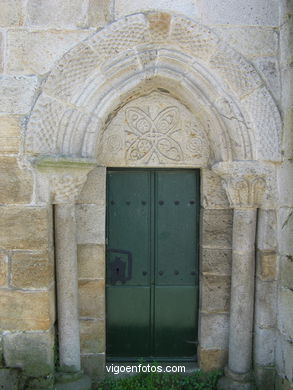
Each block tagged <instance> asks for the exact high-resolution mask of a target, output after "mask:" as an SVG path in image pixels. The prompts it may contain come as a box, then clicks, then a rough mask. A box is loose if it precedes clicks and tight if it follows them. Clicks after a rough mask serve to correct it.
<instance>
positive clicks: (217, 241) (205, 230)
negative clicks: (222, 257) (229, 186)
mask: <svg viewBox="0 0 293 390" xmlns="http://www.w3.org/2000/svg"><path fill="white" fill-rule="evenodd" d="M232 220H233V211H232V210H203V211H202V245H203V247H204V248H222V249H229V248H231V246H232Z"/></svg>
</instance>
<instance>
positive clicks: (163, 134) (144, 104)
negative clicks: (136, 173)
mask: <svg viewBox="0 0 293 390" xmlns="http://www.w3.org/2000/svg"><path fill="white" fill-rule="evenodd" d="M100 145H101V146H100V150H99V154H98V158H99V160H100V162H101V164H105V165H111V166H113V165H118V166H119V165H133V166H137V165H153V166H154V165H172V164H173V165H174V164H176V165H177V164H180V165H191V164H192V165H195V164H198V165H201V166H202V165H203V164H205V163H206V162H207V160H208V158H209V147H208V141H207V136H206V134H205V130H204V129H203V126H202V125H201V123H200V122H199V121H198V120H196V118H195V117H194V116H193V115H192V113H191V112H190V111H189V110H188V109H187V108H186V107H185V106H184V105H183V104H181V103H180V102H178V101H177V100H176V99H174V98H172V97H170V96H167V95H165V94H161V93H158V92H153V93H151V94H150V95H148V96H144V97H140V98H138V99H135V100H133V101H132V102H130V103H128V104H126V105H125V106H124V107H123V108H121V109H120V111H119V112H118V114H117V115H116V117H115V118H114V119H113V120H112V121H111V123H110V125H109V126H108V127H107V129H106V130H105V131H104V133H103V136H102V140H101V143H100Z"/></svg>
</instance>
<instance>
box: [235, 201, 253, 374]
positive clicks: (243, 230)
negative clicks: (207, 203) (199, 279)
mask: <svg viewBox="0 0 293 390" xmlns="http://www.w3.org/2000/svg"><path fill="white" fill-rule="evenodd" d="M255 229H256V209H235V210H234V218H233V260H232V282H231V305H230V332H229V362H228V367H229V369H230V370H231V371H232V372H234V373H236V374H246V373H248V372H249V371H250V370H251V359H252V329H253V313H254V277H255Z"/></svg>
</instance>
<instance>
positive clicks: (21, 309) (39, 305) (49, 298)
mask: <svg viewBox="0 0 293 390" xmlns="http://www.w3.org/2000/svg"><path fill="white" fill-rule="evenodd" d="M0 303H1V314H0V329H3V330H9V331H25V330H47V329H49V328H50V327H51V326H52V325H53V323H54V305H55V303H54V294H53V291H52V290H51V291H49V292H48V291H42V292H23V291H15V290H2V291H1V294H0Z"/></svg>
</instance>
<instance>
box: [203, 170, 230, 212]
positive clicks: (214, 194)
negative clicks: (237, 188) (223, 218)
mask: <svg viewBox="0 0 293 390" xmlns="http://www.w3.org/2000/svg"><path fill="white" fill-rule="evenodd" d="M201 184H202V205H203V207H204V208H206V209H214V208H220V209H225V208H230V204H229V201H228V198H227V195H226V191H225V189H224V188H223V184H222V180H221V177H220V176H219V175H216V174H215V173H213V172H212V171H211V170H209V169H202V175H201Z"/></svg>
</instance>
